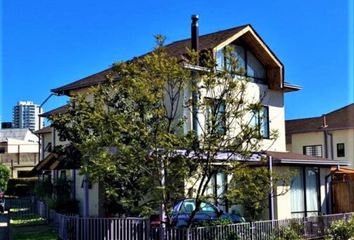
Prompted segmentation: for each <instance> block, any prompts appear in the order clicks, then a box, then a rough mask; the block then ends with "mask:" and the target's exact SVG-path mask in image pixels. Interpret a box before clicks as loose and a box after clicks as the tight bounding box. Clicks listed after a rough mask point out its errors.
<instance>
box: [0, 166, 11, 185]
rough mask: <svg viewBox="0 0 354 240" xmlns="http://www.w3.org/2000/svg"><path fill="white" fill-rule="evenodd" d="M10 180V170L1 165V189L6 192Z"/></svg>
mask: <svg viewBox="0 0 354 240" xmlns="http://www.w3.org/2000/svg"><path fill="white" fill-rule="evenodd" d="M9 179H10V170H9V168H8V167H6V166H5V165H3V164H0V189H1V190H2V191H3V192H5V190H6V188H7V183H8V181H9Z"/></svg>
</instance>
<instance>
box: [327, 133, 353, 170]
mask: <svg viewBox="0 0 354 240" xmlns="http://www.w3.org/2000/svg"><path fill="white" fill-rule="evenodd" d="M331 133H332V135H333V152H334V156H333V157H334V159H335V160H347V161H349V162H350V163H351V166H350V167H352V168H354V129H345V130H336V131H331ZM338 143H344V148H345V149H344V150H345V155H344V157H338V156H337V144H338Z"/></svg>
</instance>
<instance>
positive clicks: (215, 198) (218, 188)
mask: <svg viewBox="0 0 354 240" xmlns="http://www.w3.org/2000/svg"><path fill="white" fill-rule="evenodd" d="M226 185H227V175H226V174H225V173H224V172H221V171H220V172H218V173H215V174H214V175H213V176H212V177H211V179H210V181H209V183H208V188H207V189H206V192H205V194H206V196H207V197H208V198H209V201H210V202H213V203H214V204H215V205H217V206H219V207H221V208H224V207H226V201H225V192H226Z"/></svg>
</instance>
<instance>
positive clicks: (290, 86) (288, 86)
mask: <svg viewBox="0 0 354 240" xmlns="http://www.w3.org/2000/svg"><path fill="white" fill-rule="evenodd" d="M301 89H302V87H301V86H299V85H294V84H291V83H287V82H285V83H284V91H285V92H295V91H299V90H301Z"/></svg>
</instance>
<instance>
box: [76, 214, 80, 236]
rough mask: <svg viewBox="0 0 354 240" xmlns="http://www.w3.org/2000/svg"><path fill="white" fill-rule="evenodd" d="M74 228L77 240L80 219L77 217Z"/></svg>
mask: <svg viewBox="0 0 354 240" xmlns="http://www.w3.org/2000/svg"><path fill="white" fill-rule="evenodd" d="M75 224H76V226H75V228H76V238H75V239H76V240H79V236H80V217H79V216H78V215H77V216H76V220H75Z"/></svg>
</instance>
